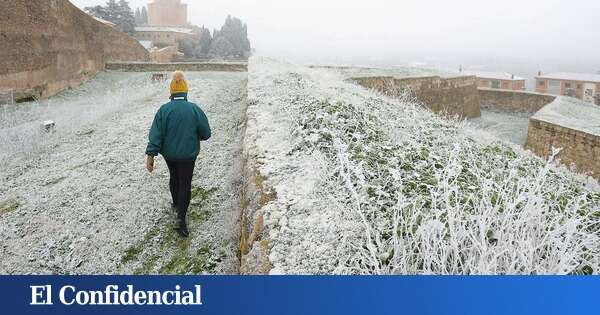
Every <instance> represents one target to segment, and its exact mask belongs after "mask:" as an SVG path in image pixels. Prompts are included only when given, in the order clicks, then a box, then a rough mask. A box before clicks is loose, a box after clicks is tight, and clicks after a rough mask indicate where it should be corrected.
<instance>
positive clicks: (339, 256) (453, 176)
mask: <svg viewBox="0 0 600 315" xmlns="http://www.w3.org/2000/svg"><path fill="white" fill-rule="evenodd" d="M248 98H249V109H248V119H249V123H248V132H247V135H246V136H247V137H248V138H249V139H253V142H254V145H253V146H252V147H251V148H248V151H249V153H250V157H251V160H252V159H254V160H255V161H254V162H253V163H255V165H256V166H257V172H259V173H260V174H261V175H262V176H263V177H264V178H265V185H266V186H268V187H271V188H273V189H274V190H275V191H276V198H274V200H272V201H270V202H268V203H267V205H266V206H265V207H264V209H263V210H264V211H265V224H266V227H267V229H266V230H265V232H264V233H263V235H262V237H263V243H264V242H267V243H268V244H269V249H270V255H269V260H270V263H271V264H272V265H273V269H272V270H271V273H273V274H278V273H288V274H330V273H336V274H524V275H529V274H590V273H594V274H598V273H600V234H599V232H600V194H599V193H597V192H594V191H592V190H590V189H589V188H587V186H586V185H585V184H584V182H583V181H582V180H580V179H579V178H578V177H576V176H575V175H573V174H571V173H569V172H567V171H563V170H562V169H561V168H558V167H556V166H554V164H553V163H552V157H549V158H548V160H547V161H545V160H542V159H539V158H537V157H534V156H532V155H531V154H529V153H527V152H525V151H522V150H521V149H519V148H518V147H517V146H512V145H507V144H504V142H500V141H498V140H496V139H495V138H494V137H493V136H490V135H489V134H487V133H486V132H484V131H481V130H479V129H477V128H475V127H473V126H472V125H470V124H465V123H459V122H456V121H449V120H446V119H443V118H441V117H439V116H436V115H434V114H432V113H431V112H429V111H427V110H424V109H423V108H421V107H418V106H416V105H415V102H414V101H413V100H411V99H410V98H408V97H405V98H403V99H389V98H386V97H384V96H381V95H378V94H374V93H372V92H370V91H367V90H365V89H363V88H361V87H358V86H356V85H353V84H351V83H348V82H344V81H343V75H342V74H340V73H339V71H332V70H327V69H308V68H305V67H299V66H295V65H292V64H288V63H285V62H281V61H276V60H272V59H266V58H254V59H252V60H251V62H250V74H249V90H248ZM254 215H255V214H254ZM251 216H252V214H251ZM256 244H257V243H255V245H254V246H257V245H256Z"/></svg>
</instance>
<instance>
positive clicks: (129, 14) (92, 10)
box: [85, 0, 135, 34]
mask: <svg viewBox="0 0 600 315" xmlns="http://www.w3.org/2000/svg"><path fill="white" fill-rule="evenodd" d="M85 11H86V12H88V13H89V14H91V15H93V16H95V17H99V18H101V19H103V20H106V21H109V22H112V23H114V24H116V25H117V27H118V28H119V29H120V30H121V31H123V32H125V33H129V34H132V33H133V32H135V16H134V14H133V11H132V10H131V8H130V7H129V3H128V2H127V1H126V0H120V1H119V2H118V3H117V1H116V0H108V2H107V3H106V6H100V5H97V6H94V7H87V8H85Z"/></svg>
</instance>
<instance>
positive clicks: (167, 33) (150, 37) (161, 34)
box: [135, 26, 194, 48]
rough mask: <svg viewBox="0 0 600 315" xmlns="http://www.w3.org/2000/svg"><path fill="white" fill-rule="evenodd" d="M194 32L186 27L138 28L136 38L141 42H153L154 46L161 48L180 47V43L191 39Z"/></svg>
mask: <svg viewBox="0 0 600 315" xmlns="http://www.w3.org/2000/svg"><path fill="white" fill-rule="evenodd" d="M193 34H194V31H193V30H192V29H190V28H184V27H161V26H138V27H136V28H135V37H136V38H137V40H139V41H143V42H148V41H149V42H152V46H157V47H159V48H162V47H167V46H175V47H179V45H178V41H179V40H181V39H184V38H186V37H190V36H192V35H193Z"/></svg>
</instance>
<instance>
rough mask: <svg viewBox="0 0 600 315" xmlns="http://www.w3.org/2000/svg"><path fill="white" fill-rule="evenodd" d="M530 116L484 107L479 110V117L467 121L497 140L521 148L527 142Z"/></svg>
mask: <svg viewBox="0 0 600 315" xmlns="http://www.w3.org/2000/svg"><path fill="white" fill-rule="evenodd" d="M531 116H532V114H529V113H515V112H508V111H504V110H500V109H495V108H493V107H485V106H484V107H482V108H481V117H479V118H475V119H469V121H468V122H469V123H470V124H473V126H475V128H478V129H482V130H485V131H487V132H489V133H490V134H493V135H494V136H496V137H498V138H499V139H502V140H505V141H507V142H510V143H514V144H516V145H521V146H523V145H525V143H526V142H527V131H528V128H529V118H530V117H531Z"/></svg>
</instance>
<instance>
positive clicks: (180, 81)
mask: <svg viewBox="0 0 600 315" xmlns="http://www.w3.org/2000/svg"><path fill="white" fill-rule="evenodd" d="M187 92H188V85H187V81H186V80H185V75H184V74H183V72H182V71H175V72H173V80H172V81H171V94H177V93H187Z"/></svg>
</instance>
